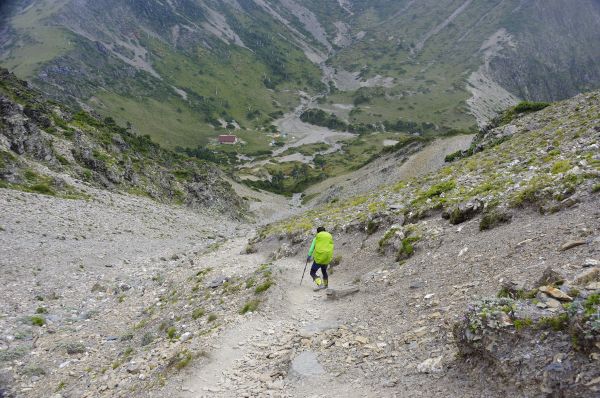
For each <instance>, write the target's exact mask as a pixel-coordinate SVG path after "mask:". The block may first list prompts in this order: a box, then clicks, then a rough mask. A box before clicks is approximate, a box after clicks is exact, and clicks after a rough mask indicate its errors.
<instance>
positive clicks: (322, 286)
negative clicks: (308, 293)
mask: <svg viewBox="0 0 600 398" xmlns="http://www.w3.org/2000/svg"><path fill="white" fill-rule="evenodd" d="M325 289H327V286H325V285H319V286H315V288H314V289H313V291H315V292H318V291H319V290H325Z"/></svg>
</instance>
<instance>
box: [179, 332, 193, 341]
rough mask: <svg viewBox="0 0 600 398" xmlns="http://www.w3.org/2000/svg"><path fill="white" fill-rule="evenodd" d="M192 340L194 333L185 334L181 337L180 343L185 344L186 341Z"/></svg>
mask: <svg viewBox="0 0 600 398" xmlns="http://www.w3.org/2000/svg"><path fill="white" fill-rule="evenodd" d="M191 338H192V333H191V332H185V333H184V334H182V335H181V337H180V338H179V341H181V342H184V341H188V340H189V339H191Z"/></svg>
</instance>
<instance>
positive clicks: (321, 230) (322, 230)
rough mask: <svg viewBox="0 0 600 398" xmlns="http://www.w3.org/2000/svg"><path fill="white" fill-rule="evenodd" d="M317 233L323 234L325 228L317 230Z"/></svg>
mask: <svg viewBox="0 0 600 398" xmlns="http://www.w3.org/2000/svg"><path fill="white" fill-rule="evenodd" d="M319 232H325V228H324V227H319V228H317V233H319Z"/></svg>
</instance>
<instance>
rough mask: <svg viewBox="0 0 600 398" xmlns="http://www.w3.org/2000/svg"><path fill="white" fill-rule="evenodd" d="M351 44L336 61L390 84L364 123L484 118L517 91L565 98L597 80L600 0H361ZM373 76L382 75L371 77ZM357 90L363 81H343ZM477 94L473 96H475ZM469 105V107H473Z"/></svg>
mask: <svg viewBox="0 0 600 398" xmlns="http://www.w3.org/2000/svg"><path fill="white" fill-rule="evenodd" d="M353 7H354V9H355V10H356V12H357V14H358V15H357V23H356V24H354V25H353V30H352V33H353V34H354V35H355V36H354V40H353V43H352V44H351V45H349V46H347V47H346V48H344V49H342V50H341V51H339V52H338V53H337V54H336V55H335V56H334V57H333V58H332V59H331V60H329V61H328V63H329V64H330V65H331V66H332V67H334V68H336V69H338V70H346V71H350V72H355V73H356V74H358V75H359V76H360V78H361V80H362V81H363V82H364V83H363V85H365V86H368V84H367V82H368V81H370V80H371V81H383V79H384V78H391V79H392V80H393V82H394V83H393V84H389V85H388V87H387V89H386V90H375V89H372V88H368V87H367V88H362V89H360V90H358V91H357V92H356V93H354V94H352V95H351V96H350V98H348V97H349V95H347V94H346V95H338V96H334V100H335V101H348V100H350V101H352V100H354V102H355V103H360V102H362V101H367V105H369V108H357V109H361V110H362V112H360V113H358V111H357V110H355V114H356V116H355V119H356V120H357V121H363V122H364V121H372V120H376V119H378V118H381V116H378V114H382V115H383V117H384V118H388V119H389V118H392V117H395V118H397V117H401V118H403V119H408V120H415V121H418V122H435V123H437V124H439V125H442V126H453V127H467V126H468V125H469V124H470V123H472V119H470V118H469V117H467V115H468V114H469V113H470V114H473V115H474V116H475V117H476V118H477V119H478V122H479V123H480V124H484V123H485V121H486V120H487V119H488V118H489V117H490V116H491V115H493V114H494V112H498V111H499V110H501V109H504V108H506V107H507V106H509V105H510V104H511V103H513V102H515V101H516V99H517V98H520V99H524V100H537V101H540V100H559V99H564V98H568V97H571V96H573V95H575V94H577V93H579V92H582V91H588V90H591V89H594V88H598V82H599V77H600V69H599V67H598V65H599V62H598V61H599V58H598V57H599V55H598V54H600V48H599V47H598V46H599V44H598V43H600V36H599V35H600V30H599V29H598V24H599V23H600V3H599V2H598V1H592V0H588V1H583V2H579V3H578V6H577V7H572V4H571V2H569V1H564V0H562V1H561V0H553V1H537V0H533V1H518V0H514V1H513V0H509V1H507V0H493V1H470V0H468V1H462V0H446V1H408V0H407V1H357V2H353ZM373 79H375V80H373ZM339 87H340V88H342V89H350V90H351V91H354V90H355V89H356V88H357V87H352V85H345V84H344V82H343V81H342V82H341V84H340V85H339ZM469 99H470V100H469ZM467 105H468V107H467Z"/></svg>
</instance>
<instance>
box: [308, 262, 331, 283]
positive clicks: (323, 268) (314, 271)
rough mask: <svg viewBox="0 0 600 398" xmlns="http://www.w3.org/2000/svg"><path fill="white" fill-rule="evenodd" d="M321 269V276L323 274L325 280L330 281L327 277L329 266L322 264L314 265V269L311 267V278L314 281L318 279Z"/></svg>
mask: <svg viewBox="0 0 600 398" xmlns="http://www.w3.org/2000/svg"><path fill="white" fill-rule="evenodd" d="M319 268H321V274H323V279H327V280H329V278H328V275H327V264H325V265H321V264H317V263H313V265H312V267H310V276H311V277H312V278H313V279H315V278H316V277H317V271H318V270H319Z"/></svg>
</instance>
